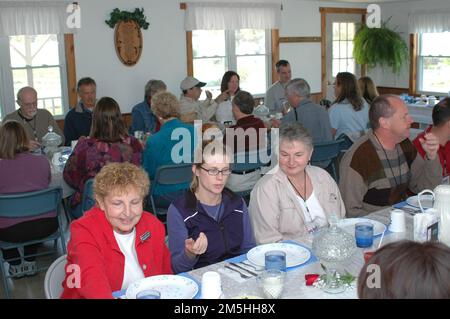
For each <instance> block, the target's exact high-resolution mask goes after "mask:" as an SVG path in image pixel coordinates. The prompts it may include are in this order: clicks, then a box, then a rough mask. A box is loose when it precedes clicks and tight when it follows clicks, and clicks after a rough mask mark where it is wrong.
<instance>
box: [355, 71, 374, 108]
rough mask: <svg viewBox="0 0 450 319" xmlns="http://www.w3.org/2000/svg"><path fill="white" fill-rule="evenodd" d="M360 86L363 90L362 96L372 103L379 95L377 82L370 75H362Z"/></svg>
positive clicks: (359, 81)
mask: <svg viewBox="0 0 450 319" xmlns="http://www.w3.org/2000/svg"><path fill="white" fill-rule="evenodd" d="M358 86H359V90H360V91H361V96H362V97H363V98H364V99H365V100H366V101H367V103H369V104H372V101H373V100H374V99H375V98H376V97H377V96H378V95H379V94H378V90H377V87H376V86H375V83H374V82H373V80H372V79H371V78H370V77H368V76H362V77H360V78H359V80H358Z"/></svg>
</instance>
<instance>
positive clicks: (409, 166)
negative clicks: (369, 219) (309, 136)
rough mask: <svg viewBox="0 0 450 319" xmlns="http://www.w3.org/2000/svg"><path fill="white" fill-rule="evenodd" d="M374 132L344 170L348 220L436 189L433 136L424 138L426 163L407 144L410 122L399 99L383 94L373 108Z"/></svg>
mask: <svg viewBox="0 0 450 319" xmlns="http://www.w3.org/2000/svg"><path fill="white" fill-rule="evenodd" d="M369 120H370V124H371V126H372V131H371V132H369V133H367V134H366V135H364V136H363V137H361V138H360V139H359V140H357V141H356V142H355V143H354V144H353V146H352V147H351V148H350V149H349V150H348V151H347V152H346V154H345V155H344V157H343V158H342V161H341V165H340V181H339V188H340V190H341V193H342V196H343V199H344V203H345V207H346V209H347V217H357V216H364V215H367V214H368V213H370V212H373V211H375V210H379V209H381V208H383V207H386V206H391V205H394V204H395V203H398V202H400V201H403V200H405V199H406V198H407V197H408V195H409V194H410V193H408V191H411V192H414V193H418V192H420V191H421V190H423V189H424V188H434V187H435V186H436V185H438V184H439V183H440V181H441V177H442V174H441V173H442V167H441V165H440V163H439V157H438V156H437V150H438V148H439V142H438V139H437V138H436V136H435V135H434V134H433V133H428V134H427V135H425V136H424V138H423V142H422V147H423V149H424V151H425V153H426V156H425V159H423V158H422V157H421V156H418V154H417V150H416V149H415V147H414V145H413V144H412V143H411V141H410V140H409V138H408V137H409V129H410V127H411V123H412V119H411V117H410V116H409V114H408V108H407V106H406V104H405V103H404V102H403V101H402V100H401V99H400V98H399V97H398V96H396V95H381V96H379V97H377V98H376V99H375V100H374V101H373V103H372V106H371V107H370V110H369Z"/></svg>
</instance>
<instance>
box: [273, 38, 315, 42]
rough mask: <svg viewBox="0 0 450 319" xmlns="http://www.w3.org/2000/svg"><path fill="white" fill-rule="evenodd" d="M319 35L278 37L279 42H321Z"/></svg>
mask: <svg viewBox="0 0 450 319" xmlns="http://www.w3.org/2000/svg"><path fill="white" fill-rule="evenodd" d="M321 41H322V38H321V37H280V38H279V42H280V43H303V42H321Z"/></svg>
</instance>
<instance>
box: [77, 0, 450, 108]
mask: <svg viewBox="0 0 450 319" xmlns="http://www.w3.org/2000/svg"><path fill="white" fill-rule="evenodd" d="M209 1H223V0H209ZM229 1H230V2H231V1H242V0H229ZM259 1H263V2H273V1H274V0H259ZM197 2H199V1H197ZM281 2H282V4H283V11H282V26H281V29H280V36H282V37H287V36H292V37H296V36H320V12H319V7H360V8H365V7H366V6H367V4H357V3H342V2H327V1H302V0H284V1H281ZM430 2H432V3H433V6H434V7H450V1H448V0H434V1H433V0H428V1H418V2H411V3H409V2H408V3H393V4H381V7H382V18H383V19H385V18H387V17H389V16H390V15H392V16H393V17H392V19H391V25H393V26H396V25H398V30H399V31H402V32H405V34H404V36H405V39H406V40H408V32H407V28H408V13H409V12H410V10H413V9H416V8H427V7H430ZM79 3H80V5H81V18H82V22H81V23H82V25H81V29H79V30H78V32H77V34H76V35H75V60H76V71H77V78H80V77H84V76H91V77H93V78H94V79H95V80H96V81H97V90H98V97H101V96H111V97H113V98H115V99H116V100H117V101H118V102H119V104H120V105H121V108H122V111H123V112H125V113H126V112H130V111H131V107H132V106H133V105H134V104H136V103H138V102H140V101H142V99H143V95H144V92H143V91H144V85H145V83H146V82H147V81H148V80H149V79H150V78H156V79H162V80H163V81H164V82H166V84H167V85H168V88H169V90H170V91H171V92H172V93H174V94H175V95H177V96H178V95H179V94H180V89H179V83H180V81H181V80H182V79H183V78H184V77H185V76H186V72H187V71H186V38H185V31H184V10H181V9H180V7H179V3H180V1H176V0H166V1H162V0H128V1H123V0H79ZM116 7H117V8H119V9H121V10H128V11H133V10H134V8H136V7H139V8H141V7H143V8H144V14H145V15H146V16H147V21H148V22H150V26H149V28H148V29H147V30H142V34H143V40H144V46H143V52H142V56H141V58H140V60H139V62H138V63H137V64H136V65H135V66H133V67H127V66H124V65H123V64H122V63H121V62H120V61H119V59H118V58H117V55H116V52H115V48H114V39H113V37H114V30H113V29H111V28H109V26H107V25H106V23H105V22H104V21H105V20H107V19H109V14H110V12H111V11H112V10H113V9H114V8H116ZM280 58H284V59H287V60H289V61H290V62H291V65H292V70H293V76H294V77H303V78H305V79H306V80H307V81H308V82H309V83H310V85H311V91H312V92H318V91H320V78H321V60H320V58H321V52H320V43H303V44H300V43H292V44H287V43H283V44H281V45H280ZM408 71H409V69H408V68H406V69H405V70H404V72H403V73H402V74H401V75H400V76H395V75H393V74H392V72H390V71H389V70H379V69H375V70H372V71H371V72H370V73H369V74H370V75H371V76H373V77H374V80H375V81H376V83H378V85H380V86H393V87H408Z"/></svg>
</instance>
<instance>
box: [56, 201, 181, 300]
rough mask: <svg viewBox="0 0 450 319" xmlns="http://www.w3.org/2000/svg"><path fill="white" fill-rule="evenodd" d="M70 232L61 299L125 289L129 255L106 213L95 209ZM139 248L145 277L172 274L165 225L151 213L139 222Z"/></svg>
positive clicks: (105, 296)
mask: <svg viewBox="0 0 450 319" xmlns="http://www.w3.org/2000/svg"><path fill="white" fill-rule="evenodd" d="M70 234H71V239H70V242H69V245H68V247H67V251H68V254H67V264H66V278H65V279H64V282H63V283H62V285H63V287H64V291H63V293H62V295H61V298H101V299H109V298H113V296H112V293H113V292H114V291H117V290H120V289H122V281H123V275H124V267H125V257H124V255H123V254H122V252H121V251H120V248H119V246H118V244H117V241H116V238H115V237H114V233H113V228H112V226H111V224H110V223H109V222H108V220H107V219H106V217H105V213H104V212H103V211H102V210H101V209H100V208H98V207H94V208H92V209H91V210H90V211H88V212H87V213H86V214H85V215H84V216H83V217H82V218H80V219H78V220H76V221H73V222H72V224H71V226H70ZM148 234H149V235H150V236H149V237H148V238H146V239H145V237H146V235H148ZM135 248H136V254H137V257H138V261H139V264H140V265H141V268H142V271H143V272H144V276H145V277H149V276H154V275H161V274H172V267H171V263H170V253H169V250H168V248H167V246H166V244H165V229H164V225H163V224H162V223H161V222H160V221H159V220H158V219H157V218H156V217H155V216H153V215H152V214H150V213H148V212H144V213H143V214H142V217H141V219H140V220H139V222H138V223H137V225H136V242H135ZM74 265H75V266H74ZM77 266H79V268H78V267H77ZM78 270H79V271H78ZM77 276H78V277H77ZM77 279H79V280H78V282H77ZM77 283H79V285H77ZM77 286H78V287H77Z"/></svg>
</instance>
